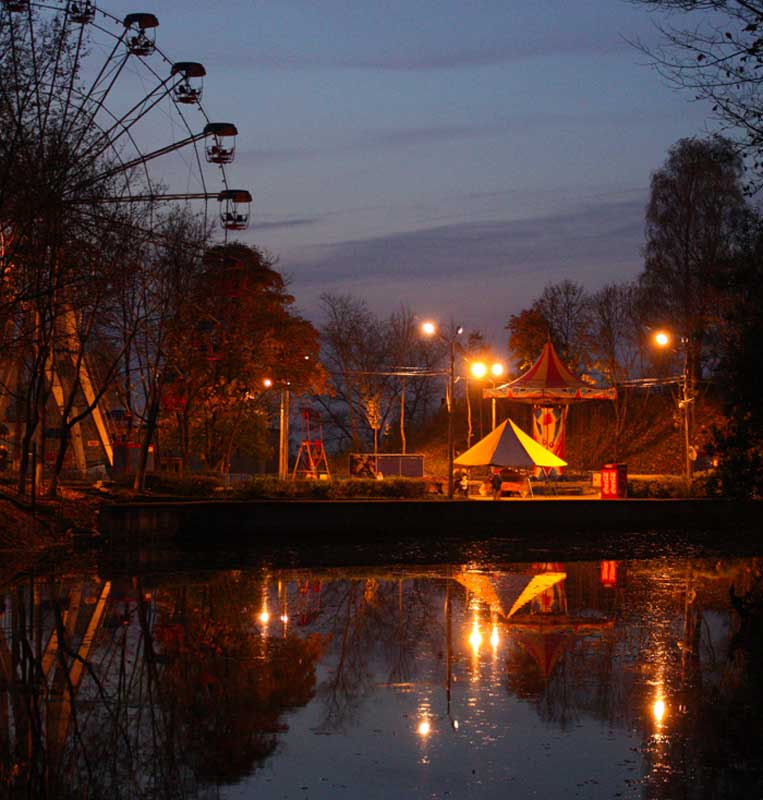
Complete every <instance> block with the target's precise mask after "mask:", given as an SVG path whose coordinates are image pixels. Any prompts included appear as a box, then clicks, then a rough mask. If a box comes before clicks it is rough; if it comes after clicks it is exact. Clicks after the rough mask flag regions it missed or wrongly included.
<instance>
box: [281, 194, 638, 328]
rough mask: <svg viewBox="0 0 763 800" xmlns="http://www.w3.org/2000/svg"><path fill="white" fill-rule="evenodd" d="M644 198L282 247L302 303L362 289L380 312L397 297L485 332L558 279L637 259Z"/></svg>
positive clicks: (596, 282)
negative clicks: (475, 323) (471, 320)
mask: <svg viewBox="0 0 763 800" xmlns="http://www.w3.org/2000/svg"><path fill="white" fill-rule="evenodd" d="M643 219H644V203H643V200H641V199H639V200H631V199H627V200H621V199H618V200H616V201H613V202H601V203H597V204H590V205H583V206H579V207H577V208H575V209H573V210H571V211H569V212H566V213H559V214H554V215H549V216H546V217H535V218H528V219H523V220H497V221H489V222H475V223H460V224H451V225H442V226H437V227H431V228H427V229H424V230H418V231H413V232H405V233H397V234H390V235H386V236H380V237H376V238H369V239H352V240H347V241H339V242H335V243H333V244H329V245H320V246H316V247H313V248H307V249H304V250H302V251H301V252H294V253H288V252H284V253H283V254H282V259H281V265H282V267H283V268H284V269H286V270H287V271H288V272H289V274H290V275H291V276H292V277H293V284H292V285H293V288H294V291H295V293H296V294H297V297H298V300H299V302H300V304H301V305H303V306H304V305H307V306H308V307H310V306H314V305H315V304H316V300H317V297H318V295H319V294H320V293H321V292H323V291H333V292H349V293H352V294H358V295H361V296H363V297H365V298H366V299H367V300H369V302H371V303H372V305H374V306H377V307H378V308H379V309H380V310H381V311H384V310H385V309H386V310H387V311H390V310H392V309H393V308H394V307H395V306H396V305H397V304H399V302H400V301H401V300H404V301H405V302H407V303H414V304H416V305H421V304H422V303H426V304H429V305H430V307H431V303H432V302H437V304H438V305H439V306H441V307H442V308H443V310H444V311H449V310H450V311H451V312H452V313H455V314H457V315H458V314H464V313H467V312H468V313H469V314H471V315H472V316H473V317H475V318H477V319H478V320H479V324H481V325H483V326H484V327H485V328H486V329H487V330H488V331H490V330H491V329H492V330H493V331H495V330H500V328H501V327H502V325H503V323H505V321H506V320H507V319H508V317H509V315H510V314H512V313H516V312H517V311H519V310H521V309H522V308H523V307H526V306H527V305H529V304H530V303H531V302H532V301H533V300H534V299H535V298H536V297H537V296H538V295H539V294H540V292H541V291H542V290H543V287H544V286H545V285H546V284H548V283H554V282H557V281H560V280H563V279H564V278H570V279H572V280H575V281H578V282H580V283H581V284H583V285H584V286H585V288H586V289H588V290H590V291H593V290H595V289H597V288H599V287H600V286H602V285H603V284H605V283H618V282H621V281H625V280H630V279H632V278H633V277H635V275H636V274H637V273H638V272H639V271H640V268H641V255H640V252H641V246H642V242H643Z"/></svg>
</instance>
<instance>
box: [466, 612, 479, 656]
mask: <svg viewBox="0 0 763 800" xmlns="http://www.w3.org/2000/svg"><path fill="white" fill-rule="evenodd" d="M469 644H470V645H471V646H472V650H474V655H475V656H476V655H477V654H478V653H479V651H480V645H481V644H482V633H480V624H479V621H478V620H476V619H475V620H474V624H473V626H472V632H471V633H470V634H469Z"/></svg>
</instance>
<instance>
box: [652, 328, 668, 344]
mask: <svg viewBox="0 0 763 800" xmlns="http://www.w3.org/2000/svg"><path fill="white" fill-rule="evenodd" d="M654 343H655V344H656V345H657V347H667V346H668V345H669V344H670V334H669V333H666V332H665V331H657V333H655V335H654Z"/></svg>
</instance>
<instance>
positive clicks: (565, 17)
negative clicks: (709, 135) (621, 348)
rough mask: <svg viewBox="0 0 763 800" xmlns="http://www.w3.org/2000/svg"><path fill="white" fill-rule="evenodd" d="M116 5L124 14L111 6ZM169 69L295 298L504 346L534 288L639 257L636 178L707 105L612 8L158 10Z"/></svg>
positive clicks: (174, 1)
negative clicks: (434, 322)
mask: <svg viewBox="0 0 763 800" xmlns="http://www.w3.org/2000/svg"><path fill="white" fill-rule="evenodd" d="M104 8H108V9H109V10H110V11H112V13H115V14H118V15H122V14H123V13H126V12H129V11H134V10H135V8H134V7H132V5H130V4H128V3H126V2H124V0H119V2H118V3H108V4H104ZM139 10H141V11H152V12H154V13H156V14H157V16H158V17H159V21H160V28H159V29H158V32H157V33H158V36H157V43H158V44H159V45H160V47H161V48H162V49H163V50H164V51H165V52H166V53H167V54H168V55H169V56H170V57H171V59H172V60H178V61H180V60H196V61H201V62H202V63H203V64H204V65H205V67H206V69H207V72H208V76H207V78H206V82H205V94H204V108H205V110H206V111H207V113H208V114H209V116H210V118H211V119H213V120H220V121H231V122H234V123H235V124H236V125H237V126H238V128H239V131H240V136H239V139H238V156H237V159H236V162H235V163H234V164H233V165H232V166H231V168H230V170H229V173H228V174H229V177H230V179H231V180H230V183H231V185H232V186H233V187H234V188H248V189H249V190H250V191H251V192H252V194H253V195H254V199H255V206H254V224H253V225H252V227H251V229H250V230H249V231H248V232H247V233H246V234H244V236H243V238H245V240H246V241H248V242H251V243H254V244H257V245H258V246H260V247H263V248H266V249H267V250H268V251H270V252H271V253H273V254H274V255H276V256H278V257H279V268H280V270H281V271H282V272H284V273H285V274H287V275H289V276H290V277H291V281H292V282H291V289H292V291H293V293H294V295H295V296H296V299H297V304H298V306H299V309H300V310H301V311H302V313H304V314H305V315H306V316H308V317H309V318H311V319H317V316H318V302H317V301H318V297H319V295H320V294H321V292H324V291H331V292H348V293H352V294H355V295H358V296H361V297H364V298H365V299H367V300H368V302H369V304H370V305H371V307H372V308H373V309H374V310H375V311H377V312H378V313H380V314H383V315H384V314H387V313H389V312H391V311H393V310H395V308H396V307H397V306H398V305H399V304H400V303H401V302H404V303H406V304H407V305H409V306H410V307H411V308H412V309H413V310H414V311H415V312H416V313H419V314H421V315H422V316H430V317H434V318H439V319H442V320H447V319H449V318H453V319H455V320H456V321H459V322H462V323H463V324H464V326H465V327H466V328H467V329H472V328H479V329H482V330H483V331H485V332H486V333H487V334H488V336H489V338H490V339H491V340H492V341H493V343H494V344H495V345H501V346H502V345H503V342H504V338H505V334H504V332H503V330H502V328H503V325H504V324H505V322H506V320H507V319H508V317H509V315H510V314H512V313H516V312H517V311H519V310H521V309H522V308H524V307H526V306H527V305H529V304H530V303H531V302H532V300H533V299H534V298H535V297H537V296H538V294H539V293H540V292H541V291H542V290H543V287H544V286H545V285H546V284H547V283H549V282H557V281H560V280H562V279H564V278H570V279H572V280H575V281H578V282H580V283H582V284H583V285H585V286H586V287H587V288H589V289H596V288H598V287H599V286H601V285H602V284H604V283H606V282H610V281H622V280H626V279H630V278H632V277H634V276H635V275H636V274H637V273H638V272H639V271H640V269H641V256H640V248H641V246H642V241H643V215H644V205H645V202H646V197H647V191H648V185H649V176H650V173H651V172H652V171H653V170H654V169H656V168H658V167H659V166H660V165H661V164H662V162H663V160H664V158H665V155H666V150H667V148H668V147H669V146H670V145H671V144H673V143H674V142H675V141H676V140H677V139H679V138H681V137H684V136H691V135H702V134H703V133H704V132H705V119H706V116H707V112H708V109H707V107H706V106H703V105H700V104H696V103H690V102H688V100H687V99H686V98H685V97H684V96H681V95H677V94H675V93H674V92H672V91H671V90H670V89H668V88H667V87H666V86H664V85H663V84H662V83H661V82H660V80H659V78H658V76H657V75H656V74H655V73H654V72H653V71H652V70H651V69H650V68H649V67H647V66H646V65H645V58H644V57H643V56H642V55H641V54H640V53H638V52H637V51H636V50H635V49H633V48H632V47H631V46H630V45H629V44H627V42H626V41H625V37H628V38H635V37H641V38H642V39H645V40H647V41H650V40H651V41H654V40H655V39H656V33H655V32H654V28H653V25H652V20H651V17H650V15H649V14H648V13H647V12H646V10H645V9H643V8H639V7H634V6H631V5H629V4H628V3H626V2H624V0H575V2H570V0H472V2H468V0H376V1H375V2H371V0H277V1H276V0H229V1H228V2H226V3H224V4H222V3H216V2H213V3H210V2H208V1H207V0H205V2H200V0H192V1H191V2H188V1H187V0H184V1H183V2H180V0H158V1H157V2H155V3H154V4H151V3H147V4H144V6H143V7H141V8H140V9H139Z"/></svg>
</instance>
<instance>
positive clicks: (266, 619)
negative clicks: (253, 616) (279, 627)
mask: <svg viewBox="0 0 763 800" xmlns="http://www.w3.org/2000/svg"><path fill="white" fill-rule="evenodd" d="M269 621H270V614H268V610H267V609H265V610H264V611H263V612H262V613H261V614H260V622H265V623H267V622H269Z"/></svg>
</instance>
